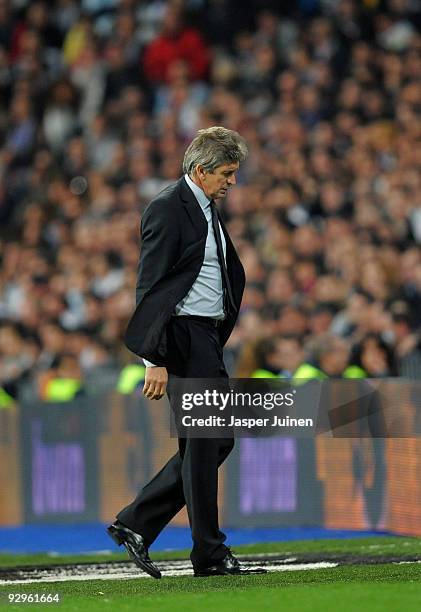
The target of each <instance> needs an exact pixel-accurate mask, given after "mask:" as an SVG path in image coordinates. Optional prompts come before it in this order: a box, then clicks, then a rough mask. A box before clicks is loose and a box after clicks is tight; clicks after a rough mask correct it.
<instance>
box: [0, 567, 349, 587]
mask: <svg viewBox="0 0 421 612" xmlns="http://www.w3.org/2000/svg"><path fill="white" fill-rule="evenodd" d="M180 565H181V564H180ZM180 565H179V566H178V567H176V568H174V569H164V570H162V575H163V577H175V576H193V570H192V568H191V567H186V566H185V565H184V564H183V565H184V567H180ZM338 565H339V563H330V562H327V561H321V562H319V563H299V564H291V565H287V564H285V563H283V562H281V563H280V564H272V565H266V564H265V566H264V568H265V569H266V570H268V571H273V572H287V571H297V570H317V569H324V568H331V567H337V566H338ZM61 574H62V572H61ZM136 578H150V576H149V575H148V574H145V573H144V572H141V571H140V570H137V571H131V570H128V571H126V572H121V571H120V572H108V573H104V572H102V573H89V574H84V575H73V576H72V575H67V574H66V575H60V571H58V572H57V574H56V575H49V576H42V577H38V578H37V579H35V580H31V579H29V578H26V579H21V580H0V585H9V586H10V585H13V584H37V583H46V582H76V581H81V580H119V579H123V580H133V579H136Z"/></svg>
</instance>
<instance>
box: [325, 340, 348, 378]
mask: <svg viewBox="0 0 421 612" xmlns="http://www.w3.org/2000/svg"><path fill="white" fill-rule="evenodd" d="M348 357H349V348H348V345H347V343H346V342H345V341H344V340H342V339H341V338H332V339H331V340H330V341H329V346H328V349H327V350H326V351H323V353H322V354H321V355H320V367H321V369H322V370H323V372H325V373H326V374H327V375H328V376H340V375H341V374H342V372H343V371H344V370H345V368H346V366H347V364H348Z"/></svg>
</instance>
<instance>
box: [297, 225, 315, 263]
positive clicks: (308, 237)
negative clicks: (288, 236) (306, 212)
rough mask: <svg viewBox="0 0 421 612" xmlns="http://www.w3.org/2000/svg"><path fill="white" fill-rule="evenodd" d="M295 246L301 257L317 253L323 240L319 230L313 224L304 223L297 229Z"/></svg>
mask: <svg viewBox="0 0 421 612" xmlns="http://www.w3.org/2000/svg"><path fill="white" fill-rule="evenodd" d="M292 241H293V248H294V250H295V252H296V253H297V254H298V255H299V256H300V257H309V258H311V257H312V256H315V255H317V254H318V253H319V252H320V250H321V247H322V241H321V238H320V236H319V234H318V233H317V231H316V230H315V229H314V227H312V226H311V225H303V226H301V227H299V228H298V229H296V230H295V232H294V235H293V239H292Z"/></svg>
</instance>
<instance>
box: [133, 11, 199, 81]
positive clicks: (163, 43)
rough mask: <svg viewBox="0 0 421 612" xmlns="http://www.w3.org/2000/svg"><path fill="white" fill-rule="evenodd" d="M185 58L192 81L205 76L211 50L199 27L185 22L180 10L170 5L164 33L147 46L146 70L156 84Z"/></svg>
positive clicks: (163, 25) (163, 28) (165, 19)
mask: <svg viewBox="0 0 421 612" xmlns="http://www.w3.org/2000/svg"><path fill="white" fill-rule="evenodd" d="M180 60H182V61H184V62H185V63H186V65H187V66H188V69H189V76H190V79H191V80H194V81H198V80H202V79H205V78H206V76H207V72H208V67H209V60H210V57H209V51H208V49H207V47H206V45H205V42H204V40H203V38H202V36H201V34H200V32H199V31H198V30H196V29H195V28H192V27H188V26H186V25H185V24H184V23H183V18H182V15H181V12H180V10H179V9H178V8H177V7H175V6H171V5H170V6H169V7H168V8H167V10H166V13H165V16H164V19H163V22H162V32H161V34H159V35H158V36H157V37H156V38H155V39H154V40H153V41H152V42H151V43H150V44H149V45H148V46H147V47H146V49H145V53H144V57H143V70H144V73H145V76H146V78H147V79H149V80H150V81H151V82H152V83H162V82H166V81H167V79H168V71H169V69H170V67H171V65H172V63H173V62H177V61H180Z"/></svg>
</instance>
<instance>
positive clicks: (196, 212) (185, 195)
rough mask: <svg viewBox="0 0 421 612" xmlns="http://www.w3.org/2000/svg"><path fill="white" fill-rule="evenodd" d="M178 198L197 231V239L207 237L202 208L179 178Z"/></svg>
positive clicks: (184, 181)
mask: <svg viewBox="0 0 421 612" xmlns="http://www.w3.org/2000/svg"><path fill="white" fill-rule="evenodd" d="M179 188H180V197H181V199H182V201H183V205H184V208H185V209H186V211H187V214H188V215H189V217H190V219H191V221H192V223H193V225H194V227H195V228H196V230H197V233H198V238H203V237H204V236H207V233H208V222H207V221H206V217H205V215H204V213H203V210H202V207H201V206H200V204H199V202H198V201H197V200H196V197H195V195H194V193H193V192H192V190H191V189H190V187H189V186H188V185H187V183H186V180H185V178H184V177H183V178H181V179H180V181H179Z"/></svg>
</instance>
